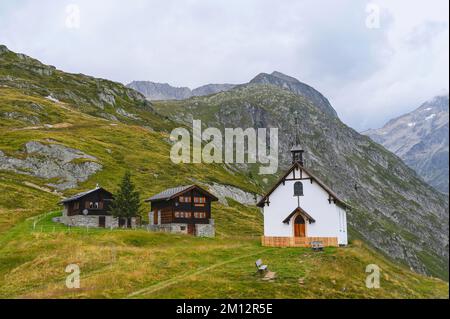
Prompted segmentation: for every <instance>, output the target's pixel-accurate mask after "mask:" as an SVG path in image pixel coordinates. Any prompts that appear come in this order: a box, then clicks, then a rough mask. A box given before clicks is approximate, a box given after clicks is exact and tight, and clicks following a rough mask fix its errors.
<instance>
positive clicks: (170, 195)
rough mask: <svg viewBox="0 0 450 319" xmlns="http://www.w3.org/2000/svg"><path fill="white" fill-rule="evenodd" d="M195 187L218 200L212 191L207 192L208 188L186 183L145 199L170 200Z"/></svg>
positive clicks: (150, 200) (149, 200) (148, 200)
mask: <svg viewBox="0 0 450 319" xmlns="http://www.w3.org/2000/svg"><path fill="white" fill-rule="evenodd" d="M193 188H197V189H199V190H200V191H202V192H203V193H206V194H208V196H209V197H211V198H212V199H213V200H217V198H216V197H215V196H214V195H212V194H211V193H209V192H207V191H206V190H204V189H203V188H201V187H200V186H197V185H185V186H177V187H173V188H168V189H166V190H164V191H162V192H161V193H158V194H156V195H153V196H152V197H150V198H149V199H147V200H145V201H146V202H152V201H158V200H168V199H171V198H173V197H175V196H176V195H178V194H180V195H181V194H182V193H184V192H186V191H188V190H190V189H193Z"/></svg>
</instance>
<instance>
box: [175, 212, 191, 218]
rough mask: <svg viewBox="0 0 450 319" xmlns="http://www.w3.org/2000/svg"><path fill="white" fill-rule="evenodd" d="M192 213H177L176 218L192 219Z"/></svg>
mask: <svg viewBox="0 0 450 319" xmlns="http://www.w3.org/2000/svg"><path fill="white" fill-rule="evenodd" d="M191 217H192V213H191V212H175V218H191Z"/></svg>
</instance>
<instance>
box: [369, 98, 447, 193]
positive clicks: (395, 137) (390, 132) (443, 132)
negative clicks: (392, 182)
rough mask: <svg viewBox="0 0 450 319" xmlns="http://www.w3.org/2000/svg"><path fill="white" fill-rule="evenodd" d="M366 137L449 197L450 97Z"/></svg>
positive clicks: (434, 99) (426, 105) (427, 104)
mask: <svg viewBox="0 0 450 319" xmlns="http://www.w3.org/2000/svg"><path fill="white" fill-rule="evenodd" d="M363 134H365V135H367V136H369V137H370V138H371V139H373V140H374V141H375V142H377V143H380V144H381V145H383V146H384V147H386V148H387V149H388V150H390V151H391V152H393V153H395V154H396V155H398V156H399V157H400V158H401V159H402V160H403V161H404V162H405V163H406V164H407V165H408V166H409V167H411V168H412V169H414V170H415V171H416V172H417V173H418V174H419V175H420V176H421V177H422V178H423V179H424V180H425V181H426V182H427V183H429V184H430V185H432V186H433V187H435V188H436V189H438V190H440V191H441V192H443V193H447V194H448V181H449V169H448V165H449V162H448V158H449V137H448V134H449V96H448V95H446V96H437V97H435V98H433V99H432V100H430V101H428V102H425V103H424V104H422V105H421V106H420V107H419V108H418V109H416V110H414V111H413V112H410V113H408V114H405V115H402V116H400V117H397V118H395V119H393V120H391V121H389V122H388V123H387V124H386V125H385V126H383V127H382V128H380V129H377V130H369V131H366V132H363Z"/></svg>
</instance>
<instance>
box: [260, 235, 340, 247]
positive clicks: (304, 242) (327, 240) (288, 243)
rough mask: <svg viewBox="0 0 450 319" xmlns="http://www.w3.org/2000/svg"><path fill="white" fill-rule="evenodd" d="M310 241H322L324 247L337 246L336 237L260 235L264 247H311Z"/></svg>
mask: <svg viewBox="0 0 450 319" xmlns="http://www.w3.org/2000/svg"><path fill="white" fill-rule="evenodd" d="M312 242H322V244H323V246H324V247H338V246H339V244H338V239H337V237H271V236H261V244H262V245H263V246H265V247H311V243H312Z"/></svg>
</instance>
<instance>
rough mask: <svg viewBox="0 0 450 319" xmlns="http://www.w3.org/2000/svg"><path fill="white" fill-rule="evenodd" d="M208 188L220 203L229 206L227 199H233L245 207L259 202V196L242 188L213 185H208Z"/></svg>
mask: <svg viewBox="0 0 450 319" xmlns="http://www.w3.org/2000/svg"><path fill="white" fill-rule="evenodd" d="M208 188H209V191H210V192H211V193H212V194H213V195H214V196H216V197H217V198H218V199H219V202H220V203H222V204H224V205H227V206H228V202H227V198H231V199H233V200H235V201H236V202H238V203H240V204H243V205H256V203H257V201H258V196H257V195H256V194H251V193H248V192H246V191H243V190H242V189H240V188H237V187H233V186H230V185H222V184H218V183H213V184H212V185H208Z"/></svg>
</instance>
